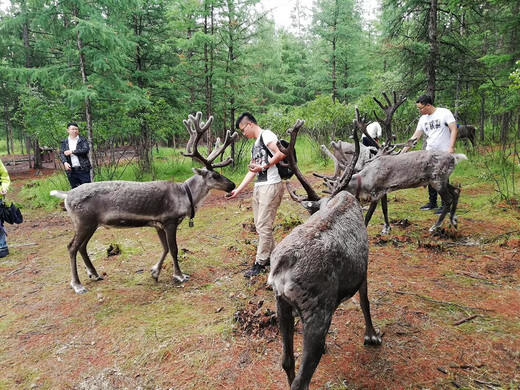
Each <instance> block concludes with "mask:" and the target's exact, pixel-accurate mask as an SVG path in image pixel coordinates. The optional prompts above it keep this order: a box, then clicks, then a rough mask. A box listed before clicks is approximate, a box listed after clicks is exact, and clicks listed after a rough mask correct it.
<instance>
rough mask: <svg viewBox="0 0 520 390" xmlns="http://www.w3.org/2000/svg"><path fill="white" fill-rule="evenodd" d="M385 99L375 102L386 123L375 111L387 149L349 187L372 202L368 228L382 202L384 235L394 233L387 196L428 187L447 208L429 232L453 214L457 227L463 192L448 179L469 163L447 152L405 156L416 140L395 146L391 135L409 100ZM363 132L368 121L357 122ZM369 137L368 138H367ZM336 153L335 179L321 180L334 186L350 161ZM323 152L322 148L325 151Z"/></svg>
mask: <svg viewBox="0 0 520 390" xmlns="http://www.w3.org/2000/svg"><path fill="white" fill-rule="evenodd" d="M383 96H384V98H385V100H386V102H387V104H386V105H384V104H383V103H381V102H380V101H378V100H377V99H376V98H375V97H374V100H375V101H376V102H377V103H378V105H379V106H380V107H381V109H382V110H383V111H384V112H385V114H386V115H385V119H381V118H379V117H378V116H377V113H376V112H375V111H374V115H375V116H376V118H377V120H378V122H380V123H381V124H382V125H383V128H384V129H385V134H386V138H387V141H386V142H385V146H384V147H382V148H380V149H379V150H378V152H377V154H376V156H375V157H374V158H373V160H371V161H369V163H368V164H367V165H366V166H365V167H364V168H363V169H362V170H361V171H360V172H358V173H356V174H354V175H353V176H352V179H351V182H350V183H349V184H348V186H347V190H348V191H350V192H351V193H353V194H356V197H357V198H364V199H368V200H370V206H369V208H368V211H367V213H366V215H365V225H366V226H368V223H369V222H370V219H371V218H372V215H373V214H374V211H375V209H376V207H377V204H378V202H379V200H381V208H382V210H383V217H384V221H385V224H384V227H383V230H382V231H381V234H388V233H389V232H390V230H391V226H390V222H389V219H388V197H387V194H388V192H391V191H396V190H399V189H406V188H415V187H420V186H425V185H428V184H430V185H432V187H434V188H435V189H436V190H437V192H438V193H439V195H440V196H441V199H442V200H443V205H444V208H443V210H442V212H441V214H440V216H439V219H438V220H437V222H436V223H435V224H434V225H433V226H432V227H431V228H430V232H433V231H435V230H436V229H438V228H439V227H440V226H441V225H442V221H443V220H444V218H445V216H446V214H447V213H448V212H450V223H451V225H452V226H453V227H455V228H456V227H457V218H456V215H455V212H456V210H457V204H458V198H459V195H460V189H458V188H455V187H453V186H452V185H451V184H449V176H450V175H451V173H452V172H453V169H454V168H455V165H456V164H457V163H458V162H460V161H462V160H467V158H466V156H465V155H464V154H450V153H448V152H440V151H430V152H427V151H425V150H421V151H415V152H410V153H402V152H403V151H406V150H408V149H409V148H410V147H412V146H414V145H415V143H416V140H413V139H412V140H409V141H408V142H406V143H404V144H399V145H392V144H391V142H390V141H391V139H392V137H393V136H392V131H391V123H392V117H393V114H394V113H395V111H396V110H397V108H398V107H399V106H400V105H401V104H402V103H404V102H405V101H406V98H402V97H401V98H400V99H397V96H396V93H395V92H394V93H393V97H394V99H393V100H394V102H393V103H392V102H390V99H389V98H388V96H387V95H386V93H385V92H383ZM358 123H359V126H360V128H361V130H362V132H363V133H364V134H365V133H366V131H365V130H366V124H367V122H366V119H359V120H358ZM365 135H366V136H368V137H370V135H369V134H365ZM332 147H333V148H334V153H330V152H329V153H328V154H329V156H330V157H331V158H333V159H336V160H337V161H335V162H334V163H335V166H336V169H335V173H334V175H335V176H334V177H332V178H331V177H327V176H320V175H317V176H320V177H322V178H324V179H325V181H326V182H328V183H333V182H334V181H335V180H336V178H337V176H338V171H339V172H340V171H341V169H342V167H343V166H344V165H345V160H348V157H346V156H345V154H344V153H343V149H342V148H341V147H340V146H338V144H337V143H336V144H335V143H332ZM397 147H402V150H401V152H400V153H399V154H392V153H393V152H394V150H395V149H396V148H397ZM322 149H323V147H322Z"/></svg>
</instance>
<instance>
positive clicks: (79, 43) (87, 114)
mask: <svg viewBox="0 0 520 390" xmlns="http://www.w3.org/2000/svg"><path fill="white" fill-rule="evenodd" d="M74 16H77V10H74ZM76 44H77V47H78V52H79V68H80V72H81V81H82V82H83V85H87V83H88V77H87V71H86V68H85V55H84V54H83V43H82V41H81V37H80V35H79V31H78V33H77V34H76ZM85 120H86V122H87V134H88V135H87V141H88V146H89V152H88V158H89V160H90V163H91V168H90V179H91V180H92V181H94V168H95V165H96V164H95V161H94V159H93V155H94V142H93V130H92V127H93V126H92V107H91V104H90V98H89V97H88V96H87V97H85Z"/></svg>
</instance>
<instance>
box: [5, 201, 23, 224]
mask: <svg viewBox="0 0 520 390" xmlns="http://www.w3.org/2000/svg"><path fill="white" fill-rule="evenodd" d="M0 221H1V223H2V224H3V223H4V222H7V223H9V224H11V225H12V224H13V223H17V224H19V223H22V222H23V216H22V213H21V211H20V209H19V208H18V207H16V205H15V204H14V203H11V206H7V204H6V203H4V201H3V200H2V199H0Z"/></svg>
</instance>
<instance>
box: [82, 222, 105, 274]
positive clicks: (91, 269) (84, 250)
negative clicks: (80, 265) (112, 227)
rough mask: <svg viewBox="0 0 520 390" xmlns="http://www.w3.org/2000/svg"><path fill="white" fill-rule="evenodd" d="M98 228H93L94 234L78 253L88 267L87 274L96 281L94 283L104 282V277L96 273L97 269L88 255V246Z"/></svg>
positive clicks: (87, 239) (85, 241)
mask: <svg viewBox="0 0 520 390" xmlns="http://www.w3.org/2000/svg"><path fill="white" fill-rule="evenodd" d="M96 228H97V227H94V228H93V230H92V234H90V236H89V237H88V238H86V239H85V240H84V241H83V243H82V244H81V245H80V247H79V250H78V251H79V253H80V254H81V257H82V258H83V262H84V263H85V266H86V267H87V274H88V277H89V279H91V280H94V281H99V280H103V277H101V276H100V275H99V274H98V272H97V271H96V268H95V267H94V265H93V264H92V262H91V261H90V257H89V256H88V253H87V244H88V242H89V240H90V239H91V238H92V235H93V234H94V232H95V231H96Z"/></svg>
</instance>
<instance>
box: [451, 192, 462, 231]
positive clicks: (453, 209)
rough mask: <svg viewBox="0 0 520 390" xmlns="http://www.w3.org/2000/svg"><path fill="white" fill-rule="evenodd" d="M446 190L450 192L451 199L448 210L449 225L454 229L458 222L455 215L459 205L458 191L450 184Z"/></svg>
mask: <svg viewBox="0 0 520 390" xmlns="http://www.w3.org/2000/svg"><path fill="white" fill-rule="evenodd" d="M448 190H449V191H450V193H451V196H452V199H453V200H452V203H451V209H450V224H451V226H453V227H454V228H455V229H456V228H457V223H458V221H457V216H456V215H455V213H456V211H457V205H458V204H459V196H460V189H459V188H456V187H453V186H452V185H451V184H449V183H448Z"/></svg>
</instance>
